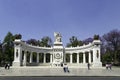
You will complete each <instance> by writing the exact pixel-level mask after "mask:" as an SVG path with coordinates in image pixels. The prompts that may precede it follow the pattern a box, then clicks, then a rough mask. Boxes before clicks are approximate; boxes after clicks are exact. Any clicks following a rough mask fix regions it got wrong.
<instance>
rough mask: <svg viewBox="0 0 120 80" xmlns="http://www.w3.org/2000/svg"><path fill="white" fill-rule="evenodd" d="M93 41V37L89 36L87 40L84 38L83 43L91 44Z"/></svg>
mask: <svg viewBox="0 0 120 80" xmlns="http://www.w3.org/2000/svg"><path fill="white" fill-rule="evenodd" d="M92 42H93V38H87V39H85V40H83V44H89V43H92Z"/></svg>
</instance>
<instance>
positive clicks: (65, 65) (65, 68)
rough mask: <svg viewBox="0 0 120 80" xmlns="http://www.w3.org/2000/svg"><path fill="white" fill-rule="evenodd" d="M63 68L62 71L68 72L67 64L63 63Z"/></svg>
mask: <svg viewBox="0 0 120 80" xmlns="http://www.w3.org/2000/svg"><path fill="white" fill-rule="evenodd" d="M63 70H64V72H70V71H69V69H68V66H67V64H64V67H63Z"/></svg>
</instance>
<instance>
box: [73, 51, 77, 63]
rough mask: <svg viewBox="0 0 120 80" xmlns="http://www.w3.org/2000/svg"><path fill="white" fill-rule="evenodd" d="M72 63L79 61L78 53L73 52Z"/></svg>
mask: <svg viewBox="0 0 120 80" xmlns="http://www.w3.org/2000/svg"><path fill="white" fill-rule="evenodd" d="M72 59H73V60H72V63H77V53H73V54H72Z"/></svg>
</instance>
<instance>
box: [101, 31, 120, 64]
mask: <svg viewBox="0 0 120 80" xmlns="http://www.w3.org/2000/svg"><path fill="white" fill-rule="evenodd" d="M103 39H104V41H105V46H106V49H107V50H108V49H109V51H110V52H111V53H112V54H113V60H114V63H115V64H116V63H118V60H119V57H120V56H119V54H120V53H119V51H120V31H119V30H117V29H115V30H112V31H110V32H108V33H107V34H104V35H103ZM111 56H112V55H111Z"/></svg>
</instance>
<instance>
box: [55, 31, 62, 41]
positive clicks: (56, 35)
mask: <svg viewBox="0 0 120 80" xmlns="http://www.w3.org/2000/svg"><path fill="white" fill-rule="evenodd" d="M54 37H55V42H61V37H62V36H61V34H60V33H57V32H54Z"/></svg>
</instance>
